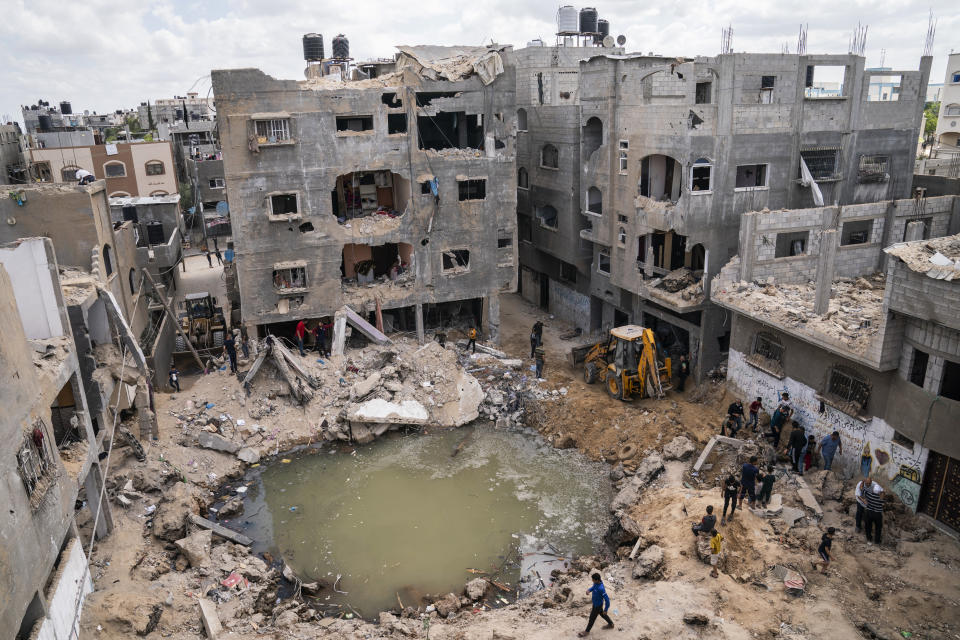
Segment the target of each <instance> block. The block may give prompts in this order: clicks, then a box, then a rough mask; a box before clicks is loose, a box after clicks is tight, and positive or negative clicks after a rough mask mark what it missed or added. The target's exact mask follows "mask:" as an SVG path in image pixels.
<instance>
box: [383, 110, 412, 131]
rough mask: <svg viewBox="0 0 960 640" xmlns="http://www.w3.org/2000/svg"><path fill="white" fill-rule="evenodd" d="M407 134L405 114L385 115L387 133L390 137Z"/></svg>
mask: <svg viewBox="0 0 960 640" xmlns="http://www.w3.org/2000/svg"><path fill="white" fill-rule="evenodd" d="M406 132H407V114H405V113H388V114H387V133H388V134H390V135H394V134H398V133H406Z"/></svg>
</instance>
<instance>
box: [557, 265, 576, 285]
mask: <svg viewBox="0 0 960 640" xmlns="http://www.w3.org/2000/svg"><path fill="white" fill-rule="evenodd" d="M560 279H561V280H563V281H564V282H569V283H571V284H576V283H577V267H576V266H574V265H572V264H570V263H569V262H564V261H563V260H561V261H560Z"/></svg>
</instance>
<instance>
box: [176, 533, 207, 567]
mask: <svg viewBox="0 0 960 640" xmlns="http://www.w3.org/2000/svg"><path fill="white" fill-rule="evenodd" d="M212 541H213V532H212V531H197V532H196V533H192V534H190V535H189V536H187V537H186V538H182V539H180V540H177V541H176V542H174V544H175V545H177V548H178V549H180V552H181V553H182V554H183V555H184V556H185V557H186V558H187V561H188V562H189V563H190V566H191V567H195V568H196V567H208V566H210V562H211V560H210V545H211V544H212Z"/></svg>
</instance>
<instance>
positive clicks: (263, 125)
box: [254, 118, 290, 144]
mask: <svg viewBox="0 0 960 640" xmlns="http://www.w3.org/2000/svg"><path fill="white" fill-rule="evenodd" d="M254 126H255V131H256V134H257V139H258V140H259V142H260V144H272V143H276V142H283V141H285V140H289V139H290V119H289V118H275V119H272V120H255V121H254Z"/></svg>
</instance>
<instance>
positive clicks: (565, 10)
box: [557, 4, 580, 35]
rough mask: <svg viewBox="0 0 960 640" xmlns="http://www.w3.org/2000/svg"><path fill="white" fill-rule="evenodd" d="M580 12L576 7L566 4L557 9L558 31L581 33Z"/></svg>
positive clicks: (560, 32) (562, 32) (561, 32)
mask: <svg viewBox="0 0 960 640" xmlns="http://www.w3.org/2000/svg"><path fill="white" fill-rule="evenodd" d="M579 32H580V13H579V12H578V11H577V9H576V7H574V6H572V5H569V4H565V5H563V6H562V7H560V9H559V10H558V11H557V33H558V34H561V35H562V34H565V33H579Z"/></svg>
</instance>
